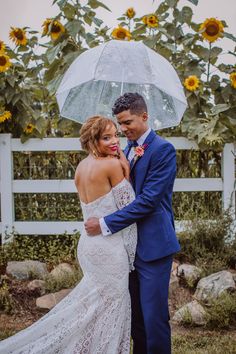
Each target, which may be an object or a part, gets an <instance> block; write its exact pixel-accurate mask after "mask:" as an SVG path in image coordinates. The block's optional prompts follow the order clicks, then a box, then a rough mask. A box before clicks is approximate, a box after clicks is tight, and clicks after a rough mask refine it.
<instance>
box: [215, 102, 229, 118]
mask: <svg viewBox="0 0 236 354" xmlns="http://www.w3.org/2000/svg"><path fill="white" fill-rule="evenodd" d="M230 107H231V106H230V105H229V104H226V103H221V104H217V105H216V106H214V107H212V109H211V113H212V114H213V115H216V114H219V113H221V112H225V111H227V110H228V109H229V108H230Z"/></svg>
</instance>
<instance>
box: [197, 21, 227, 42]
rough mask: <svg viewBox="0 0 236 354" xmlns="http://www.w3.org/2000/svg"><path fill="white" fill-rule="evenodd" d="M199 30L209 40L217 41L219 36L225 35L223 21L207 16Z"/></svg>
mask: <svg viewBox="0 0 236 354" xmlns="http://www.w3.org/2000/svg"><path fill="white" fill-rule="evenodd" d="M199 32H200V33H201V34H202V36H203V38H204V39H206V40H207V41H208V42H210V43H212V42H215V41H216V40H217V39H218V38H219V37H222V36H223V32H224V26H223V23H222V22H221V21H219V20H217V19H216V18H213V17H211V18H207V19H206V20H205V21H204V22H203V23H202V24H201V26H200V28H199Z"/></svg>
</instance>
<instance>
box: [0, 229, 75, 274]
mask: <svg viewBox="0 0 236 354" xmlns="http://www.w3.org/2000/svg"><path fill="white" fill-rule="evenodd" d="M78 240H79V233H75V234H73V235H67V234H63V235H47V236H44V235H42V236H36V235H34V236H28V235H27V236H25V235H16V236H14V239H13V241H12V242H10V243H8V244H6V245H4V246H0V271H1V273H2V274H3V273H5V269H6V265H7V262H8V261H24V260H26V259H31V260H38V261H41V262H47V263H48V264H49V266H50V265H51V266H53V265H55V264H58V263H61V262H68V263H73V262H74V261H75V260H76V257H77V244H78Z"/></svg>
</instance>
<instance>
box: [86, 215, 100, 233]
mask: <svg viewBox="0 0 236 354" xmlns="http://www.w3.org/2000/svg"><path fill="white" fill-rule="evenodd" d="M84 227H85V230H86V232H87V234H88V235H89V236H97V235H101V233H102V230H101V228H100V224H99V219H98V218H89V219H88V220H87V221H86V222H85V223H84Z"/></svg>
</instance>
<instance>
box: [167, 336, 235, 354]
mask: <svg viewBox="0 0 236 354" xmlns="http://www.w3.org/2000/svg"><path fill="white" fill-rule="evenodd" d="M235 353H236V335H234V336H233V335H230V334H226V335H222V334H219V333H209V334H207V335H203V334H201V335H199V334H198V335H194V332H193V333H192V335H190V334H181V335H180V334H175V335H173V337H172V354H235Z"/></svg>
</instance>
